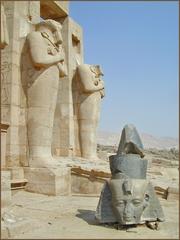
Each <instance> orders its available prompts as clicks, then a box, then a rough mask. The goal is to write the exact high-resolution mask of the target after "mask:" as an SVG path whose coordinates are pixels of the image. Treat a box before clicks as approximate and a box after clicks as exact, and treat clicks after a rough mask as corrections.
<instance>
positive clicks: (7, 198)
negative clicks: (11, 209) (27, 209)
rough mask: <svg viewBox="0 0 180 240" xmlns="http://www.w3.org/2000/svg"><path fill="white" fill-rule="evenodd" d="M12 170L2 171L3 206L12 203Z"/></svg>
mask: <svg viewBox="0 0 180 240" xmlns="http://www.w3.org/2000/svg"><path fill="white" fill-rule="evenodd" d="M10 174H11V173H10V171H4V170H2V171H1V207H2V208H4V207H7V206H9V205H10V203H11V181H10Z"/></svg>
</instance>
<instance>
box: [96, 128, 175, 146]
mask: <svg viewBox="0 0 180 240" xmlns="http://www.w3.org/2000/svg"><path fill="white" fill-rule="evenodd" d="M139 134H140V137H141V140H142V142H143V145H144V148H146V149H148V148H157V149H170V148H176V149H178V148H179V140H178V139H177V138H173V137H155V136H152V135H150V134H148V133H139ZM120 136H121V133H120V134H118V133H113V132H106V131H98V134H97V143H98V144H101V145H105V146H115V145H116V146H118V144H119V140H120Z"/></svg>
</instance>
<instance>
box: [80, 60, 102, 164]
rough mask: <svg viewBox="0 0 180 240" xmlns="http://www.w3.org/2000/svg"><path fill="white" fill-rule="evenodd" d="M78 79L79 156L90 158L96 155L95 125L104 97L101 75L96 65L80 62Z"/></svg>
mask: <svg viewBox="0 0 180 240" xmlns="http://www.w3.org/2000/svg"><path fill="white" fill-rule="evenodd" d="M77 72H78V78H79V81H80V86H81V87H80V104H79V113H78V120H79V137H80V147H81V156H82V157H83V158H87V159H90V160H96V159H98V157H97V142H96V139H97V136H96V131H97V126H98V122H99V117H100V104H101V98H103V97H104V82H103V81H102V80H101V78H100V77H101V76H102V75H103V73H102V71H101V70H100V67H99V66H98V65H88V64H82V65H79V66H78V67H77Z"/></svg>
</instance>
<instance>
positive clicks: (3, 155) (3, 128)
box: [1, 123, 9, 168]
mask: <svg viewBox="0 0 180 240" xmlns="http://www.w3.org/2000/svg"><path fill="white" fill-rule="evenodd" d="M8 127H9V125H8V124H2V123H1V168H2V167H6V135H7V129H8Z"/></svg>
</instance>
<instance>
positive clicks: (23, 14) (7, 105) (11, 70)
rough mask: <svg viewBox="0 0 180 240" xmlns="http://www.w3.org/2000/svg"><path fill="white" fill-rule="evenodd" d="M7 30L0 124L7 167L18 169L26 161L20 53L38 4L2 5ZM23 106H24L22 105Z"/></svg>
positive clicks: (37, 13)
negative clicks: (4, 125) (3, 126)
mask: <svg viewBox="0 0 180 240" xmlns="http://www.w3.org/2000/svg"><path fill="white" fill-rule="evenodd" d="M4 10H5V14H6V17H7V26H8V30H9V45H8V46H7V47H6V48H5V49H3V50H2V51H1V59H2V60H1V86H2V94H1V109H2V121H3V122H9V124H10V126H9V129H8V131H7V154H6V161H7V166H9V167H14V166H19V165H20V161H23V160H26V152H27V139H26V131H25V129H26V122H25V118H26V116H25V114H26V111H25V108H26V106H25V103H26V101H25V100H24V99H25V97H24V92H23V88H22V83H21V73H20V65H21V51H22V48H23V44H24V41H25V38H26V35H27V34H28V33H29V32H30V31H31V29H32V27H33V25H32V24H33V23H35V22H37V21H39V10H40V6H39V2H36V1H32V2H31V1H20V2H19V1H4ZM23 103H24V104H23Z"/></svg>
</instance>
